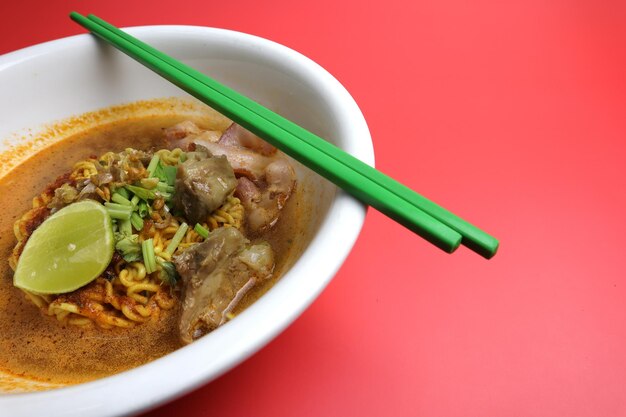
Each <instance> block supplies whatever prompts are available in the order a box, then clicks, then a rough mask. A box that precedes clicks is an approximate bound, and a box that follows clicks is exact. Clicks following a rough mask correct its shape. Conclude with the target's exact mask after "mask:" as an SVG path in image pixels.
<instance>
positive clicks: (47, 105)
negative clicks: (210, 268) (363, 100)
mask: <svg viewBox="0 0 626 417" xmlns="http://www.w3.org/2000/svg"><path fill="white" fill-rule="evenodd" d="M128 31H129V32H130V33H131V34H133V35H135V36H137V37H139V38H141V39H143V40H145V41H146V42H148V43H150V44H152V45H153V46H155V47H156V48H158V49H160V50H162V51H164V52H165V53H167V54H170V55H172V56H174V57H176V58H178V59H181V60H182V61H184V62H185V63H188V64H190V65H192V66H194V67H196V68H197V69H199V70H201V71H203V72H205V73H207V74H210V75H211V76H212V77H214V78H216V79H217V80H219V81H221V82H224V83H225V84H227V85H229V86H231V87H233V88H235V89H237V90H239V91H240V92H242V93H244V94H246V95H249V96H251V97H253V98H255V99H256V100H258V101H260V102H261V103H263V104H265V105H266V106H268V107H270V108H272V109H274V110H276V111H278V112H279V113H281V114H283V115H284V116H286V117H287V118H289V119H291V120H293V121H295V122H296V123H299V124H301V125H302V126H304V127H305V128H307V129H309V130H312V131H313V132H315V133H317V134H319V135H320V136H322V137H325V138H326V139H328V140H330V141H332V142H334V143H335V144H337V145H338V146H340V147H341V148H343V149H345V150H347V151H348V152H350V153H352V154H353V155H355V156H357V157H358V158H360V159H362V160H364V161H366V162H368V163H370V164H373V151H372V144H371V138H370V134H369V131H368V129H367V125H366V123H365V120H364V119H363V116H362V114H361V112H360V110H359V108H358V107H357V105H356V103H355V102H354V100H353V99H352V97H351V96H350V95H349V94H348V92H347V91H346V90H345V89H344V88H343V86H342V85H341V84H340V83H339V82H338V81H337V80H336V79H335V78H333V77H332V76H331V75H330V74H329V73H328V72H326V71H325V70H324V69H323V68H321V67H320V66H319V65H317V64H315V63H314V62H312V61H311V60H309V59H308V58H306V57H304V56H302V55H301V54H299V53H297V52H295V51H293V50H291V49H289V48H286V47H284V46H281V45H279V44H276V43H274V42H271V41H268V40H265V39H261V38H258V37H255V36H251V35H247V34H242V33H238V32H232V31H227V30H221V29H211V28H201V27H189V26H150V27H137V28H132V29H128ZM0 91H2V101H1V102H0V114H2V123H1V124H0V138H7V137H8V138H9V139H10V140H9V142H10V143H7V142H6V141H5V143H3V144H0V152H1V151H2V150H6V149H7V146H8V145H10V144H11V143H13V144H15V142H16V141H19V140H21V139H20V133H24V132H26V129H29V128H34V129H35V130H36V129H37V128H38V127H39V126H41V125H42V124H44V123H50V122H53V121H55V120H59V119H64V118H67V117H69V116H72V115H77V114H82V113H85V112H88V111H93V110H96V109H100V108H103V107H108V106H111V105H116V104H119V103H124V102H131V101H136V100H143V99H151V98H157V97H167V96H179V97H186V96H187V95H186V94H185V93H183V92H182V91H180V90H179V89H178V88H176V87H175V86H173V85H171V84H169V83H168V82H166V81H164V80H163V79H161V78H160V77H158V76H156V75H155V74H153V73H152V72H150V71H149V70H147V69H145V68H143V67H142V66H141V65H140V64H138V63H136V62H134V61H132V60H130V59H129V58H127V57H126V56H124V55H122V54H121V53H119V52H117V51H116V50H114V49H113V48H111V47H109V46H107V45H104V44H103V43H102V42H101V41H97V40H96V39H95V38H94V37H92V36H91V35H87V34H85V35H79V36H74V37H70V38H65V39H60V40H57V41H52V42H48V43H44V44H40V45H37V46H33V47H30V48H26V49H23V50H20V51H17V52H13V53H10V54H7V55H4V56H1V57H0ZM305 171H306V170H303V169H300V170H299V176H300V177H303V178H305V181H309V182H310V183H311V184H313V186H314V187H317V188H316V189H315V198H319V201H317V202H315V203H317V204H316V205H317V208H316V211H315V213H314V216H313V217H314V218H315V222H314V223H315V225H314V227H315V230H314V233H313V235H314V236H313V238H312V240H311V242H310V244H309V245H308V247H307V249H306V250H305V252H304V253H303V255H302V256H301V258H300V259H299V260H298V261H297V262H296V263H295V264H294V265H293V266H292V268H291V269H290V270H289V271H288V272H287V274H286V275H285V276H284V277H283V278H282V279H281V280H280V281H279V282H278V283H277V284H276V285H275V286H274V287H273V288H272V289H271V290H270V291H269V292H268V293H267V294H265V295H264V296H263V297H261V299H259V300H258V301H257V302H256V303H255V304H253V305H252V306H251V307H249V308H248V309H247V310H246V311H245V312H243V313H242V314H241V315H239V316H238V317H237V318H236V319H235V320H233V321H231V322H230V323H228V324H227V325H225V326H223V327H221V328H219V329H217V330H216V331H214V332H212V333H211V334H209V335H207V336H205V337H203V338H201V339H200V340H198V341H196V342H195V343H193V344H191V345H189V346H186V347H184V348H182V349H179V350H177V351H175V352H173V353H171V354H169V355H167V356H165V357H163V358H161V359H158V360H156V361H154V362H151V363H149V364H147V365H143V366H141V367H139V368H135V369H133V370H130V371H127V372H123V373H121V374H118V375H114V376H111V377H108V378H104V379H100V380H97V381H94V382H90V383H85V384H80V385H74V386H69V387H65V388H60V389H54V390H50V391H43V392H34V393H24V394H4V395H0V415H2V416H5V415H6V416H12V417H17V416H26V415H29V416H30V415H45V416H48V417H51V416H66V417H70V416H80V417H86V416H117V415H127V414H133V413H136V412H139V411H142V410H145V409H146V408H149V407H155V406H157V405H158V404H161V403H163V402H165V401H167V400H170V399H172V398H174V397H176V396H180V395H182V394H183V393H185V392H187V391H189V390H191V389H193V388H195V387H197V386H199V385H201V384H203V383H206V382H208V381H210V380H212V379H214V378H216V377H217V376H219V375H220V374H222V373H224V372H225V371H227V370H228V369H230V368H232V367H233V366H235V365H236V364H238V363H239V362H241V361H242V360H244V359H245V358H247V357H248V356H250V355H252V354H253V353H254V352H255V351H257V350H258V349H260V348H261V347H262V346H264V345H265V344H266V343H268V342H269V341H270V340H271V339H272V338H273V337H275V336H276V335H277V334H278V333H279V332H281V331H282V330H283V329H284V328H285V327H286V326H288V325H289V324H290V323H291V322H292V321H293V320H295V318H296V317H298V315H299V314H301V313H302V311H303V310H304V309H305V308H306V307H307V306H308V305H309V304H310V303H311V302H312V301H313V300H314V299H315V298H316V297H317V295H318V294H319V293H320V291H321V290H322V289H323V288H324V287H325V286H326V285H327V284H328V282H329V281H330V280H331V279H332V277H333V276H334V274H335V273H336V271H337V270H338V268H339V267H340V265H341V264H342V262H343V261H344V259H345V258H346V256H347V255H348V253H349V252H350V249H351V248H352V246H353V244H354V242H355V240H356V238H357V236H358V234H359V231H360V229H361V226H362V224H363V221H364V218H365V207H364V206H363V205H361V204H359V203H358V202H356V201H355V200H353V199H352V198H350V197H349V196H347V195H346V194H344V193H343V192H341V191H336V189H335V188H334V187H332V186H331V185H330V184H329V183H327V182H325V181H320V180H317V179H313V178H315V176H314V175H311V174H310V173H307V172H305ZM307 178H308V180H307ZM316 181H317V182H316ZM137 386H142V387H143V389H141V390H135V389H134V387H137ZM111 399H114V400H113V401H111Z"/></svg>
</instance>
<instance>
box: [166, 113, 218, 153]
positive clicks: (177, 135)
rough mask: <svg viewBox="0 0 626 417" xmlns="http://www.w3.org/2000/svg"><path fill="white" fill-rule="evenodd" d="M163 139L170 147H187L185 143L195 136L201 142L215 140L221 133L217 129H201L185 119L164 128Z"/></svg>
mask: <svg viewBox="0 0 626 417" xmlns="http://www.w3.org/2000/svg"><path fill="white" fill-rule="evenodd" d="M164 133H165V139H166V140H167V141H168V142H169V143H170V144H171V145H172V147H180V148H183V149H186V148H187V145H188V144H189V143H191V142H192V141H193V139H195V138H197V139H198V140H200V141H203V142H217V141H219V140H220V138H221V137H222V135H221V134H220V132H219V131H217V130H202V129H200V128H199V127H198V125H196V124H195V123H194V122H192V121H190V120H185V121H184V122H180V123H178V124H175V125H174V126H172V127H168V128H167V129H165V132H164Z"/></svg>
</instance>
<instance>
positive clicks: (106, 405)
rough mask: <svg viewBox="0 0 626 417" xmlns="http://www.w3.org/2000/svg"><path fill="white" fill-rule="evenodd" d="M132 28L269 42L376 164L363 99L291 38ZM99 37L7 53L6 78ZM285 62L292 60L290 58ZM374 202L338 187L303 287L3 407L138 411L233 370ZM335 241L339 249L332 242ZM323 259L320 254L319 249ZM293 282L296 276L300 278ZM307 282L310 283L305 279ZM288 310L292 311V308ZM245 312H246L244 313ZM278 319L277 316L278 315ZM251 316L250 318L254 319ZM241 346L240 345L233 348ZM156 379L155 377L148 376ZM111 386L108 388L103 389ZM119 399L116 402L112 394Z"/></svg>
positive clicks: (348, 239)
mask: <svg viewBox="0 0 626 417" xmlns="http://www.w3.org/2000/svg"><path fill="white" fill-rule="evenodd" d="M124 30H127V31H128V32H129V33H131V34H133V35H136V36H138V37H143V38H144V39H146V41H148V42H150V38H151V37H152V38H162V39H166V38H167V37H168V36H173V35H176V36H192V37H194V38H195V37H198V38H205V39H206V40H207V41H208V42H224V41H235V42H243V43H244V44H249V45H250V46H251V47H254V48H261V49H263V50H264V51H265V52H264V53H266V54H267V56H268V57H270V59H271V60H272V61H280V60H285V61H284V62H283V61H280V62H283V63H287V64H288V65H289V66H290V67H291V68H292V69H294V70H295V72H296V73H297V75H298V76H299V77H306V78H307V79H309V80H312V81H314V83H315V84H316V86H319V87H320V89H323V91H325V96H324V99H325V100H327V101H328V102H327V105H332V107H333V110H334V111H335V110H336V111H337V112H338V118H339V119H340V120H345V121H346V123H345V126H346V128H345V129H344V130H343V131H342V132H341V136H342V137H343V138H345V140H346V145H345V146H344V149H345V150H346V151H348V152H349V153H351V154H352V155H354V156H356V157H357V158H359V159H361V160H363V161H364V162H366V163H368V164H370V165H373V164H374V152H373V146H372V141H371V136H370V133H369V129H368V127H367V123H366V122H365V119H364V117H363V114H362V113H361V111H360V109H359V108H358V106H357V104H356V102H355V101H354V99H353V98H352V96H351V95H350V94H349V93H348V91H347V90H346V89H345V88H344V87H343V85H341V83H339V81H338V80H337V79H335V78H334V77H333V76H332V75H331V74H330V73H328V71H326V70H325V69H324V68H322V67H321V66H320V65H319V64H317V63H315V62H314V61H312V60H311V59H309V58H307V57H305V56H304V55H302V54H300V53H299V52H296V51H294V50H293V49H291V48H288V47H286V46H284V45H281V44H279V43H276V42H274V41H271V40H268V39H265V38H262V37H258V36H255V35H251V34H247V33H243V32H237V31H233V30H228V29H221V28H211V27H203V26H186V25H155V26H135V27H129V28H124ZM93 45H95V43H94V42H93V38H92V36H91V35H89V34H81V35H75V36H70V37H65V38H61V39H57V40H52V41H48V42H44V43H40V44H37V45H34V46H30V47H27V48H23V49H20V50H17V51H14V52H10V53H7V54H4V55H0V77H1V73H2V71H3V70H4V69H6V68H9V67H11V66H13V65H17V64H20V63H22V62H23V61H27V60H30V59H33V58H36V57H37V56H39V55H41V54H50V53H58V52H59V51H60V50H62V49H65V48H69V47H72V48H81V47H82V48H90V47H93ZM287 64H285V65H287ZM365 215H366V206H365V205H363V204H361V203H360V202H358V201H356V200H355V199H353V198H351V197H350V196H348V195H347V194H346V193H344V192H343V191H341V190H338V192H337V193H336V196H335V197H334V199H333V200H332V204H331V207H330V208H329V211H328V214H327V216H326V218H325V219H324V220H323V221H322V224H321V225H320V227H319V230H318V232H317V233H316V235H315V236H314V237H313V240H312V241H311V243H310V244H309V246H308V247H307V249H306V250H305V252H304V253H303V256H302V258H301V259H299V260H298V261H297V262H296V264H294V265H293V266H292V267H291V268H290V270H289V271H288V272H287V273H286V274H285V275H284V276H283V278H285V277H286V276H289V275H292V274H298V273H301V274H306V271H307V270H306V268H307V267H310V266H311V261H308V258H309V257H311V253H313V252H319V253H321V254H326V255H329V256H330V258H328V259H327V258H323V259H325V262H323V263H320V262H319V259H318V263H317V264H316V265H315V266H316V273H315V276H317V277H318V279H317V280H308V282H306V283H304V284H305V285H304V286H303V288H300V286H298V287H295V286H294V284H295V281H294V282H289V281H288V280H285V279H281V280H279V281H278V282H277V283H276V284H275V285H274V286H273V288H272V289H271V290H270V291H268V293H267V294H266V295H264V296H263V297H261V298H260V299H259V300H258V301H256V302H255V303H254V304H253V305H251V306H250V307H248V308H247V309H246V310H245V311H244V312H243V313H242V314H241V315H240V319H239V320H233V321H232V322H230V323H229V324H228V325H226V326H222V327H220V328H218V329H217V330H215V331H214V332H212V333H211V334H209V335H207V336H206V337H203V338H202V339H199V340H198V341H196V342H194V343H192V344H191V345H188V346H185V347H182V348H180V349H178V350H176V351H174V352H172V353H170V354H168V355H165V356H163V357H162V358H160V359H157V360H154V361H152V362H149V363H147V364H144V365H141V366H139V367H137V368H133V369H131V370H128V371H124V372H122V373H119V374H115V375H112V376H109V377H105V378H101V379H98V380H95V381H91V382H87V383H83V384H78V385H72V386H68V387H63V388H58V389H53V390H49V391H41V392H30V393H15V394H12V393H8V394H0V415H4V413H3V412H2V410H5V411H9V410H10V415H11V416H22V415H24V416H25V415H32V414H34V413H36V412H38V411H41V412H44V413H45V414H46V415H48V416H55V415H64V416H74V415H75V416H99V417H105V416H119V415H129V414H135V413H138V412H141V411H146V410H148V409H151V408H154V407H157V406H158V405H161V404H163V403H165V402H166V401H171V400H173V399H175V398H177V397H180V396H182V395H184V394H185V393H187V392H189V391H191V390H193V389H195V388H197V387H199V386H200V385H202V384H205V383H207V382H209V381H211V380H214V379H215V378H217V377H218V376H220V375H222V374H223V373H225V372H227V371H228V370H230V369H232V368H233V367H234V366H236V365H237V364H239V363H240V362H242V361H243V360H245V359H246V358H248V357H250V356H251V355H252V354H253V353H255V352H256V351H258V350H259V349H261V348H262V347H263V346H265V345H266V344H267V343H269V342H270V341H271V340H272V339H274V337H276V336H277V335H278V334H279V333H280V332H282V331H283V330H284V329H285V328H286V327H287V326H289V325H290V324H291V323H292V322H293V321H294V320H295V319H296V318H297V317H299V316H300V314H301V313H302V312H303V311H304V310H305V309H306V308H307V307H308V306H309V305H310V304H311V303H312V302H313V300H315V298H317V296H318V295H319V294H320V293H321V291H322V290H323V289H324V288H325V287H326V285H327V284H328V283H329V282H330V280H331V279H332V278H333V277H334V275H335V273H336V272H337V271H338V269H339V267H340V266H341V264H342V263H343V262H344V260H345V258H346V257H347V256H348V254H349V252H350V250H351V249H352V247H353V245H354V243H355V242H356V239H357V237H358V235H359V233H360V230H361V228H362V225H363V223H364V221H365ZM337 218H339V219H342V222H341V228H340V232H341V234H340V235H341V239H339V240H340V244H339V245H338V239H336V237H333V235H335V236H336V233H337V231H336V229H337V225H336V224H335V225H333V224H332V222H331V221H330V219H337ZM328 246H330V247H331V249H332V250H330V249H329V248H328ZM317 257H318V258H319V255H318V256H317ZM292 281H293V280H292ZM299 284H303V283H302V282H299ZM270 293H273V294H275V296H273V297H272V298H277V297H280V296H282V295H284V294H287V295H289V296H290V297H289V298H286V299H282V298H281V303H280V305H279V306H272V305H268V302H267V300H269V298H268V297H267V295H268V294H270ZM285 312H287V313H288V314H285ZM252 313H256V314H265V316H264V317H265V320H266V321H268V322H270V323H273V324H271V325H268V326H256V327H255V328H249V327H250V326H248V327H246V323H247V321H245V320H244V316H245V317H249V316H251V314H252ZM238 318H239V317H238ZM272 320H274V321H272ZM248 321H250V319H248ZM244 328H245V329H246V331H247V333H246V336H247V338H246V339H247V342H246V343H239V344H234V345H228V346H229V350H228V351H225V352H222V353H221V354H220V355H218V356H217V359H214V360H211V359H208V358H203V357H202V353H203V351H204V350H205V348H206V347H207V346H209V344H210V343H213V344H215V342H212V341H213V340H216V339H217V338H219V339H221V340H224V341H226V342H229V341H236V340H237V339H238V335H239V333H238V332H239V331H241V330H242V329H244ZM232 346H234V348H232ZM188 357H192V358H203V360H204V362H202V363H201V364H200V366H198V365H197V363H196V364H190V362H192V361H189V360H187V358H188ZM181 371H185V372H187V373H186V374H185V379H182V380H181V379H180V377H178V378H176V381H177V384H176V385H173V384H172V383H171V379H172V378H170V375H172V376H174V375H176V374H181V373H182V372H181ZM155 374H157V375H167V377H162V378H150V376H151V375H152V376H153V375H155ZM148 378H149V379H148ZM146 380H149V381H150V382H151V384H152V385H151V387H150V389H149V390H141V391H135V390H132V391H131V390H124V388H125V387H128V386H131V385H133V386H137V385H136V384H139V383H140V382H141V381H146ZM104 393H106V394H107V395H106V396H105V395H103V394H104ZM112 396H113V398H115V401H108V402H107V400H106V398H107V397H108V398H112ZM68 398H71V399H72V409H71V410H69V409H68V407H67V402H66V401H64V400H65V399H68Z"/></svg>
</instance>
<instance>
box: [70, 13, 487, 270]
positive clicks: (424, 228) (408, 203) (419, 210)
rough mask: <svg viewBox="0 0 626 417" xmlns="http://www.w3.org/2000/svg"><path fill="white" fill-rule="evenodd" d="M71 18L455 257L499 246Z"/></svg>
mask: <svg viewBox="0 0 626 417" xmlns="http://www.w3.org/2000/svg"><path fill="white" fill-rule="evenodd" d="M70 17H71V18H72V19H73V20H74V21H75V22H77V23H78V24H80V25H81V26H83V27H85V28H86V29H88V30H89V31H90V32H92V33H93V34H95V35H97V36H98V37H100V38H102V39H103V40H105V41H106V42H108V43H110V44H111V45H113V46H114V47H115V48H117V49H119V50H120V51H122V52H124V53H125V54H126V55H128V56H130V57H131V58H133V59H135V60H136V61H138V62H140V63H141V64H143V65H145V66H146V67H148V68H150V69H151V70H152V71H154V72H156V73H157V74H159V75H160V76H162V77H164V78H165V79H167V80H168V81H170V82H172V83H173V84H175V85H177V86H178V87H180V88H181V89H183V90H185V91H186V92H188V93H189V94H191V95H192V96H194V97H196V98H197V99H199V100H200V101H202V102H204V103H206V104H208V105H209V106H211V107H213V108H214V109H215V110H217V111H219V112H220V113H222V114H224V115H225V116H226V117H228V118H230V119H231V120H233V121H235V122H236V123H238V124H240V125H241V126H243V127H245V128H246V129H248V130H250V131H251V132H253V133H255V134H256V135H258V136H259V137H261V138H263V139H265V140H266V141H267V142H269V143H271V144H272V145H274V146H275V147H277V148H278V149H280V150H281V151H283V152H285V153H286V154H288V155H290V156H291V157H292V158H294V159H296V160H298V161H299V162H301V163H302V164H304V165H306V166H307V167H309V168H311V169H312V170H314V171H315V172H317V173H318V174H320V175H322V176H324V177H325V178H326V179H328V180H330V181H332V182H333V183H335V184H336V185H337V186H339V187H340V188H342V189H344V190H345V191H347V192H348V193H350V194H352V195H353V196H354V197H356V198H357V199H359V200H361V201H362V202H364V203H366V204H368V205H369V206H371V207H374V208H375V209H377V210H379V211H380V212H382V213H383V214H385V215H387V216H388V217H390V218H392V219H393V220H395V221H397V222H398V223H400V224H402V225H403V226H405V227H407V228H408V229H410V230H412V231H413V232H415V233H417V234H418V235H420V236H421V237H423V238H424V239H426V240H428V241H429V242H431V243H432V244H434V245H435V246H437V247H439V248H441V249H443V250H444V251H446V252H448V253H452V252H453V251H454V250H456V249H457V248H458V247H459V245H460V244H461V243H462V244H463V245H465V246H467V247H468V248H469V249H471V250H473V251H474V252H476V253H478V254H480V255H482V256H483V257H485V258H487V259H489V258H491V257H492V256H493V255H495V253H496V251H497V249H498V241H497V240H496V239H495V238H494V237H492V236H490V235H488V234H487V233H485V232H483V231H482V230H480V229H478V228H477V227H476V226H473V225H472V224H470V223H468V222H466V221H465V220H463V219H461V218H460V217H458V216H456V215H454V214H453V213H451V212H450V211H448V210H446V209H444V208H443V207H440V206H438V205H437V204H435V203H433V202H432V201H430V200H428V199H427V198H425V197H423V196H421V195H419V194H417V193H416V192H414V191H413V190H411V189H410V188H408V187H406V186H404V185H402V184H400V183H399V182H397V181H395V180H394V179H392V178H390V177H388V176H387V175H385V174H383V173H382V172H380V171H378V170H376V169H374V168H372V167H370V166H369V165H367V164H365V163H364V162H362V161H360V160H359V159H357V158H355V157H353V156H351V155H350V154H348V153H346V152H344V151H342V150H341V149H339V148H337V147H336V146H334V145H332V144H331V143H329V142H327V141H325V140H324V139H322V138H320V137H318V136H316V135H314V134H313V133H311V132H309V131H307V130H306V129H304V128H302V127H300V126H298V125H296V124H295V123H293V122H291V121H289V120H287V119H285V118H284V117H282V116H280V115H278V114H276V113H274V112H272V111H271V110H269V109H267V108H265V107H263V106H261V105H260V104H258V103H256V102H255V101H253V100H251V99H249V98H247V97H245V96H243V95H241V94H239V93H237V92H236V91H234V90H232V89H230V88H228V87H226V86H224V85H222V84H220V83H218V82H217V81H215V80H213V79H211V78H209V77H208V76H206V75H204V74H202V73H200V72H199V71H197V70H195V69H193V68H191V67H188V66H186V65H185V64H183V63H182V62H180V61H177V60H175V59H174V58H172V57H170V56H168V55H166V54H164V53H162V52H160V51H158V50H157V49H154V48H153V47H151V46H150V45H148V44H145V43H143V42H141V41H140V40H138V39H137V38H135V37H133V36H130V35H129V34H127V33H125V32H123V31H121V30H119V29H118V28H116V27H115V26H113V25H111V24H109V23H107V22H106V21H104V20H102V19H100V18H98V17H96V16H94V15H88V16H87V17H85V16H82V15H80V14H78V13H76V12H72V13H71V14H70Z"/></svg>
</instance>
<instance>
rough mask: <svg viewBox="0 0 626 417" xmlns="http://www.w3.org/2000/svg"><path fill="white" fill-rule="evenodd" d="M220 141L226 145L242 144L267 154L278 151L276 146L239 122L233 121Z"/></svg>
mask: <svg viewBox="0 0 626 417" xmlns="http://www.w3.org/2000/svg"><path fill="white" fill-rule="evenodd" d="M219 143H220V144H221V145H226V146H241V147H244V148H248V149H251V150H253V151H255V152H257V153H260V154H261V155H265V156H271V155H274V154H275V153H276V148H275V147H273V146H272V145H270V144H269V143H267V142H266V141H264V140H263V139H261V138H260V137H258V136H257V135H255V134H254V133H252V132H250V131H249V130H246V129H244V128H243V127H241V126H239V125H238V124H237V123H233V124H232V125H230V127H229V128H228V129H226V130H225V131H224V133H223V134H222V137H221V138H220V140H219Z"/></svg>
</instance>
